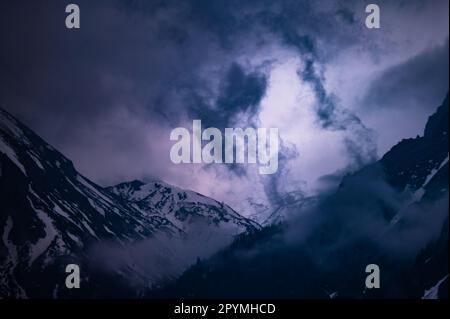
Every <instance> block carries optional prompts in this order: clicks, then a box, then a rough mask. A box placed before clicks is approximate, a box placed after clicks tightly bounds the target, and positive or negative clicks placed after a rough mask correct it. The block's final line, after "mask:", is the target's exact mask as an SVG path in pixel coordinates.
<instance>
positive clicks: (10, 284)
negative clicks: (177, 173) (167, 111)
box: [0, 109, 258, 298]
mask: <svg viewBox="0 0 450 319" xmlns="http://www.w3.org/2000/svg"><path fill="white" fill-rule="evenodd" d="M159 185H162V184H159ZM147 187H149V186H147ZM172 189H173V190H172ZM110 190H113V192H111V191H110ZM110 190H107V189H104V188H102V187H100V186H98V185H96V184H95V183H93V182H92V181H90V180H89V179H87V178H86V177H84V176H82V175H81V174H79V173H78V172H77V171H76V170H75V168H74V166H73V164H72V162H71V161H70V160H68V159H67V158H66V157H64V156H63V155H62V154H61V153H59V152H58V151H57V150H55V149H54V148H53V147H52V146H50V145H49V144H47V143H46V142H45V141H43V140H42V139H41V138H40V137H39V136H37V135H36V134H35V133H34V132H32V131H31V130H30V129H28V128H27V127H26V126H25V125H23V124H21V123H20V122H19V121H18V120H16V119H15V118H14V117H12V116H11V115H10V114H8V113H7V112H5V111H3V110H1V109H0V233H1V238H0V297H24V298H25V297H51V296H56V297H59V296H69V297H70V296H73V295H77V296H92V295H102V293H101V290H99V289H97V290H95V289H92V288H93V287H96V285H97V286H98V285H99V283H98V280H97V279H98V278H97V277H102V276H103V270H102V269H100V270H99V268H102V267H103V266H105V265H104V264H105V263H103V264H101V263H99V262H98V260H97V259H98V258H97V256H98V255H99V253H102V252H105V251H106V248H105V247H108V248H109V249H108V255H107V256H108V257H110V258H113V257H114V256H115V253H116V252H117V253H118V254H120V253H121V251H122V250H124V249H125V250H127V251H132V250H133V247H134V246H135V245H139V244H140V243H141V242H144V241H145V242H146V243H147V244H148V243H149V242H152V243H153V242H154V244H152V245H151V247H153V248H152V249H153V250H155V251H156V250H158V251H160V253H159V255H158V256H159V257H164V264H160V259H159V260H156V259H155V260H154V261H153V260H152V259H151V256H154V255H150V260H146V263H147V265H146V267H141V268H140V269H141V273H140V276H142V277H143V278H144V279H143V280H142V281H141V282H143V283H145V284H152V282H151V280H152V279H154V278H155V276H154V274H153V273H152V271H158V278H161V277H163V275H164V272H161V269H171V265H170V263H171V262H172V261H173V260H174V258H176V259H177V260H176V263H177V264H178V265H182V266H183V267H184V266H186V267H187V266H188V265H186V263H187V261H186V262H184V263H183V261H180V257H179V256H177V253H176V252H177V251H178V250H179V249H182V248H183V242H185V241H186V242H189V245H195V244H196V241H195V240H194V241H192V240H191V233H190V230H191V229H195V227H194V225H196V220H197V219H196V217H197V216H201V217H202V220H201V221H202V223H201V224H202V229H205V232H206V233H208V234H211V233H213V232H218V231H219V230H220V232H221V234H222V235H223V237H224V238H227V240H230V241H231V240H232V238H233V236H234V235H236V234H239V233H241V232H246V231H252V230H255V229H256V228H257V227H258V225H257V224H255V223H253V222H251V221H250V220H247V219H245V218H243V217H241V216H240V215H239V214H237V213H236V212H234V211H233V210H231V209H230V208H229V207H227V206H225V205H222V204H220V203H217V202H216V201H214V200H211V199H209V198H206V197H203V196H201V195H199V194H195V193H193V192H188V191H183V190H180V189H177V188H170V187H168V186H164V190H163V191H162V189H161V192H156V193H157V194H156V193H154V194H153V197H152V199H150V198H148V200H145V199H143V200H142V201H139V200H137V198H131V197H130V198H127V197H126V196H122V195H123V194H121V193H119V192H116V191H115V189H110ZM143 191H144V192H145V191H147V190H146V189H145V188H144V189H143ZM170 193H173V194H174V196H170ZM164 194H166V195H167V194H169V195H168V198H171V199H170V201H166V200H165V198H166V197H167V196H165V195H164ZM175 194H176V195H175ZM183 194H184V195H185V196H186V198H184V199H183V200H180V199H178V200H176V198H180V196H184V195H183ZM118 195H120V196H118ZM134 195H136V196H141V195H139V194H138V193H134ZM175 196H176V197H175ZM188 198H189V199H188ZM175 207H176V208H177V209H176V210H173V211H171V208H175ZM194 235H195V236H194V237H195V238H197V239H199V240H200V238H199V237H198V236H197V234H194ZM172 240H174V241H176V244H175V245H176V246H177V249H178V250H172V252H173V251H174V253H173V254H172V257H171V256H170V253H169V252H170V251H171V241H172ZM156 243H158V244H156ZM158 245H159V246H158ZM180 245H181V246H180ZM161 247H164V248H161ZM180 247H181V248H180ZM220 247H221V245H219V244H217V245H216V246H214V245H213V246H212V247H208V251H207V253H208V254H209V253H212V252H214V249H219V248H220ZM111 248H112V249H111ZM93 251H94V252H96V253H95V254H93V253H92V252H93ZM165 251H167V254H168V256H161V254H164V252H165ZM202 253H203V251H202V250H201V249H200V250H196V254H197V255H198V256H200V257H202ZM132 257H133V256H130V261H128V260H123V262H122V263H120V264H119V266H117V265H116V264H112V265H109V266H111V267H109V268H108V271H110V272H112V273H113V274H114V275H116V274H119V276H121V277H122V278H124V279H125V281H126V277H127V276H128V275H130V274H135V272H136V269H138V268H139V265H136V264H135V263H136V260H135V259H134V260H132V259H133V258H132ZM120 258H121V259H123V256H121V257H120ZM147 259H148V258H147ZM189 260H190V259H189ZM104 261H105V260H104ZM70 262H75V263H79V264H82V265H83V266H84V267H82V268H83V269H85V271H83V272H82V278H83V280H84V281H83V284H84V285H83V288H84V289H80V290H78V291H77V292H74V291H72V292H71V291H69V290H68V289H66V288H65V286H64V280H65V276H66V275H65V273H64V269H65V266H66V265H67V264H68V263H70ZM174 262H175V261H174ZM107 263H108V260H106V264H107ZM158 263H159V264H158ZM153 264H155V265H153ZM156 264H158V265H156ZM149 265H150V266H149ZM176 269H177V271H180V270H182V269H180V266H178V267H176ZM94 270H95V271H94ZM93 272H95V273H96V276H97V277H95V278H94V277H93ZM108 275H109V274H108ZM167 275H174V274H167ZM146 278H148V280H147V281H146V280H145V279H146ZM99 280H100V279H99Z"/></svg>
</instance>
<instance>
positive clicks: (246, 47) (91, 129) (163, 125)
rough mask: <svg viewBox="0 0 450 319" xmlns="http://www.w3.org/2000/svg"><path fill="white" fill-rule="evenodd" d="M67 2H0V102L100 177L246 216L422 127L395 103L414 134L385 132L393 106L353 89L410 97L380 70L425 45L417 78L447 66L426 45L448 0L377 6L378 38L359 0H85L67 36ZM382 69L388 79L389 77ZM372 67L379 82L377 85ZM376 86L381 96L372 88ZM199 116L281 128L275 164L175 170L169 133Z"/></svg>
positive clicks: (211, 122)
mask: <svg viewBox="0 0 450 319" xmlns="http://www.w3.org/2000/svg"><path fill="white" fill-rule="evenodd" d="M65 4H66V2H64V1H62V2H61V1H52V2H50V3H49V4H48V5H46V6H42V5H41V4H39V3H36V2H35V1H15V2H14V3H13V4H8V5H7V6H5V5H3V4H2V5H1V6H2V7H1V8H0V9H1V10H0V15H1V16H0V23H1V24H2V27H1V28H0V36H1V38H2V39H3V43H2V50H1V51H0V66H1V67H2V72H0V105H1V107H4V108H6V109H7V110H8V111H10V112H11V113H12V114H14V115H16V116H17V117H18V118H20V119H21V120H23V121H24V122H25V123H26V124H28V125H30V126H31V127H32V128H33V129H34V130H35V131H36V132H37V133H38V134H40V135H41V136H43V138H44V139H46V140H47V141H49V142H50V143H51V144H53V145H54V146H56V147H57V148H58V149H60V150H61V151H62V152H63V153H64V154H65V155H67V156H68V157H69V158H71V159H72V160H73V161H74V163H75V165H76V167H77V168H78V169H79V170H80V171H81V173H83V174H85V175H87V176H88V177H89V178H91V179H93V180H94V181H96V182H99V183H101V184H103V185H110V184H114V183H117V182H122V181H123V180H125V179H142V178H146V177H148V178H153V177H156V178H159V179H162V180H166V181H168V182H170V183H172V184H175V185H178V186H181V187H186V188H191V189H194V190H196V191H200V192H203V193H205V194H206V195H209V196H213V197H216V198H217V199H219V200H223V201H226V202H227V203H229V204H231V205H232V206H233V207H234V208H236V209H238V208H239V211H240V212H242V213H244V214H247V213H248V214H251V210H252V209H251V207H249V205H247V202H248V198H252V201H253V202H258V203H261V204H263V205H266V204H267V205H268V204H269V203H271V202H276V201H279V200H280V198H282V197H283V195H284V194H286V193H289V192H291V191H294V190H297V191H298V190H300V191H305V192H307V191H311V190H314V189H315V188H316V181H317V180H318V179H319V178H320V176H322V175H326V174H332V173H335V172H338V173H339V174H338V175H340V174H342V173H343V172H344V171H348V170H355V169H357V168H358V167H360V166H361V165H363V164H364V163H367V162H370V161H373V160H374V158H375V157H376V156H377V154H376V146H377V145H376V141H375V138H376V136H377V135H378V136H380V135H382V136H381V140H382V141H383V142H382V143H381V144H382V146H383V148H382V149H383V150H384V149H385V148H387V147H388V146H389V145H390V143H394V142H397V141H398V138H399V137H401V136H403V135H407V136H408V134H410V133H411V132H414V131H415V130H417V129H419V128H420V129H421V128H422V127H423V122H420V121H418V120H417V121H416V120H414V119H418V118H419V115H417V116H415V115H414V114H411V113H410V112H409V111H408V110H406V109H405V110H401V111H400V113H399V116H404V117H405V116H407V117H408V118H411V121H406V122H408V123H407V124H404V125H408V130H406V129H405V130H402V129H401V128H398V129H397V128H396V127H395V128H394V129H391V131H389V127H388V126H389V125H388V124H387V123H386V122H385V121H386V118H387V119H391V118H392V116H388V117H386V116H384V115H385V114H384V113H382V110H380V111H379V113H376V114H373V113H372V114H371V113H370V112H369V111H367V109H364V108H363V107H356V106H355V105H357V104H358V103H357V102H358V101H360V100H358V99H359V98H360V96H358V94H357V92H360V91H362V92H365V89H366V88H367V87H370V88H371V90H370V91H371V92H377V91H380V90H381V91H383V90H384V91H383V92H384V93H386V92H385V91H389V90H390V89H389V87H387V86H386V87H385V86H383V85H382V83H385V82H386V83H392V85H393V86H394V85H397V83H399V84H398V85H400V86H402V81H405V82H406V84H407V85H405V86H404V88H405V89H404V90H405V93H404V94H399V95H398V96H397V97H396V98H395V97H394V95H392V96H390V95H389V94H388V93H387V94H386V99H390V101H391V102H392V103H393V101H397V100H398V101H404V100H403V99H404V98H406V96H407V94H406V92H407V90H408V89H406V87H407V86H411V85H414V83H415V82H414V81H413V80H410V78H407V79H403V78H402V77H401V76H399V75H398V74H392V75H389V74H388V72H389V71H386V70H387V69H388V68H390V67H393V68H394V66H395V65H397V64H401V63H403V62H404V60H405V57H408V54H412V53H415V54H417V53H418V52H422V51H423V50H424V48H428V49H429V50H428V51H424V52H429V53H428V57H427V58H419V56H418V57H417V59H416V60H417V61H416V60H414V59H413V60H411V62H410V63H411V64H414V65H415V67H414V69H415V70H417V71H415V72H416V73H415V74H420V75H424V76H425V75H426V76H429V77H432V76H434V75H436V76H437V75H438V74H441V73H439V72H438V63H437V62H436V61H435V60H434V59H435V58H437V57H439V58H442V52H441V53H440V54H438V51H439V48H437V47H436V48H435V49H430V48H429V45H428V44H427V42H426V41H428V39H429V38H430V34H431V33H432V40H433V41H432V42H431V43H433V44H435V43H437V42H438V40H442V34H444V35H445V34H446V32H447V31H446V30H445V31H442V28H438V27H439V26H440V25H442V24H445V21H444V20H445V19H443V18H442V17H441V15H439V13H440V12H441V11H442V10H440V8H441V7H442V6H444V7H445V6H446V4H445V3H444V4H439V3H437V4H434V5H429V4H427V5H426V6H425V7H420V10H421V11H418V9H417V5H418V4H417V3H416V2H414V3H413V4H410V2H408V4H405V5H404V6H403V7H402V10H404V11H402V12H404V13H405V14H402V16H401V17H402V18H401V19H400V18H399V14H398V12H399V11H398V6H399V5H398V4H391V3H390V2H386V3H384V2H383V4H382V10H383V16H384V18H383V29H382V30H380V32H377V33H373V32H372V33H368V31H367V30H366V29H365V27H364V25H363V23H362V22H363V20H364V15H365V13H364V2H362V1H349V2H345V4H344V3H343V2H341V3H338V2H335V1H321V2H317V1H297V0H285V1H277V2H273V1H269V0H263V1H253V0H251V1H236V0H231V1H206V0H205V1H183V2H179V1H173V0H172V1H164V2H162V1H140V0H134V1H119V0H116V1H95V2H92V1H86V0H80V1H78V2H77V4H78V5H79V6H80V8H81V15H82V17H81V20H82V21H81V29H79V30H76V31H73V30H72V31H71V30H67V29H66V28H65V27H64V17H65V12H64V8H65ZM422 13H423V14H422ZM405 17H406V18H405ZM416 18H417V19H419V18H420V19H419V20H418V21H419V22H420V25H421V26H422V27H423V29H424V30H425V31H420V30H417V32H416V33H415V34H416V35H417V41H416V40H415V39H416V38H414V37H412V36H411V34H410V33H408V32H409V31H408V30H410V29H412V28H413V27H414V25H415V24H417V22H414V21H416V20H417V19H416ZM413 22H414V23H413ZM30 26H33V27H30ZM394 27H395V30H397V29H399V30H400V29H401V32H400V31H399V32H398V34H397V31H395V30H394ZM434 29H436V30H437V31H436V32H435V31H433V32H431V31H430V30H434ZM394 31H395V32H394ZM438 31H439V32H438ZM394 33H395V35H393V34H394ZM405 34H407V35H408V37H407V38H406V40H405ZM447 37H448V33H447ZM411 39H414V40H415V41H412V40H411ZM409 42H414V46H412V47H411V46H410V45H409V44H408V43H409ZM416 42H417V43H416ZM405 43H406V44H405ZM430 50H431V51H430ZM433 50H434V51H433ZM447 50H448V43H447ZM392 52H394V53H392ZM406 52H407V53H406ZM411 52H412V53H411ZM343 57H347V59H344V58H343ZM427 63H429V64H430V66H431V69H428V68H427V66H426V65H427ZM419 66H420V67H419ZM393 70H394V69H393ZM407 70H408V67H406V66H405V67H398V70H397V71H396V72H394V71H392V72H393V73H400V72H409V71H407ZM427 70H429V72H428V71H427ZM433 70H434V71H433ZM384 71H386V72H387V73H386V74H388V75H386V76H387V77H389V79H392V80H391V81H384V80H383V78H382V77H383V76H382V75H380V74H383V72H384ZM427 72H428V73H427ZM411 73H413V72H412V71H411V72H410V73H407V74H411ZM373 74H378V75H380V76H381V78H380V80H377V79H375V81H374V82H373V83H372V81H373V80H374V78H373V77H371V76H370V75H373ZM411 75H414V74H411ZM341 76H342V77H341ZM406 80H407V81H406ZM377 83H378V84H377ZM447 83H448V80H447ZM447 85H448V84H447ZM402 88H403V86H402ZM411 90H412V89H411ZM437 90H438V89H437V88H436V89H435V90H433V86H432V85H431V84H430V85H425V88H423V90H422V92H423V94H421V95H420V96H419V97H418V101H419V100H421V101H426V100H427V99H428V100H429V101H431V99H432V97H431V96H432V95H434V94H436V93H437ZM381 91H380V92H381ZM396 91H397V92H401V91H402V90H396ZM418 92H420V90H419V91H418ZM370 94H374V95H371V96H372V97H371V98H370V99H369V98H368V100H370V101H371V103H375V102H374V101H375V100H376V97H378V96H379V94H375V93H370ZM435 98H436V99H441V98H442V97H441V96H439V97H435ZM355 101H356V102H355ZM417 103H419V102H417ZM358 105H359V104H358ZM377 105H378V104H377ZM377 112H378V111H377ZM378 114H381V115H382V116H381V115H380V116H378V117H377V115H378ZM194 117H195V118H200V119H201V120H202V122H203V123H204V126H205V127H206V126H214V127H218V128H224V127H227V126H231V127H234V126H236V127H248V126H261V127H278V128H280V138H281V146H282V147H281V153H280V166H279V167H280V168H279V172H278V174H276V175H275V176H270V177H261V176H258V175H257V174H255V172H254V170H253V167H250V166H241V165H239V166H237V165H235V166H230V167H226V166H224V165H215V166H211V165H204V166H203V165H192V166H189V167H187V166H175V165H174V164H172V163H171V162H170V160H169V155H168V154H169V149H170V146H171V143H170V141H169V138H168V137H169V134H170V131H171V129H173V128H175V127H179V126H185V127H190V125H191V123H192V120H193V119H194ZM385 132H388V133H385ZM398 132H400V133H398ZM397 133H398V134H397ZM383 134H384V135H383ZM378 144H380V142H378ZM230 168H231V170H230ZM217 180H220V181H221V182H220V183H217ZM241 204H242V205H243V206H242V207H240V205H241ZM241 209H242V210H241ZM247 210H249V211H248V212H247Z"/></svg>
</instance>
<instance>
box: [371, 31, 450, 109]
mask: <svg viewBox="0 0 450 319" xmlns="http://www.w3.org/2000/svg"><path fill="white" fill-rule="evenodd" d="M448 61H449V51H448V39H447V41H446V42H445V43H444V44H443V45H442V46H437V47H434V48H431V49H427V50H425V51H424V52H422V53H421V54H419V55H416V56H414V57H413V58H411V59H409V60H408V61H406V62H404V63H401V64H398V65H395V66H393V67H392V68H390V69H388V70H386V71H385V72H383V73H382V74H381V75H380V76H379V77H378V78H377V79H376V80H375V81H374V82H373V83H372V84H371V86H370V88H369V89H368V93H367V95H366V97H365V99H364V103H362V107H365V108H370V107H381V108H411V107H412V106H414V107H424V108H428V109H429V110H430V111H431V110H434V108H435V107H436V105H438V103H439V102H440V99H442V97H443V96H445V94H446V92H447V91H448V86H449V80H448V68H449V65H448Z"/></svg>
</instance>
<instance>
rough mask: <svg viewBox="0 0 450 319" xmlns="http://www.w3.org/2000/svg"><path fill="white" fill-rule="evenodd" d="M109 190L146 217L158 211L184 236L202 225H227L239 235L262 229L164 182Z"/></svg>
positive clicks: (136, 183) (211, 201) (221, 205)
mask: <svg viewBox="0 0 450 319" xmlns="http://www.w3.org/2000/svg"><path fill="white" fill-rule="evenodd" d="M107 190H108V191H109V192H111V193H113V194H115V195H117V196H119V197H120V198H122V199H123V200H126V201H128V202H130V203H132V206H133V207H134V208H136V209H139V210H140V211H141V212H143V213H144V214H146V215H150V216H151V215H152V214H154V212H155V211H156V212H157V213H158V214H160V215H161V216H163V217H164V218H166V219H168V220H169V221H170V222H171V223H172V224H173V225H175V226H176V227H177V228H178V229H180V230H182V231H183V232H190V227H191V226H192V225H194V227H195V224H196V223H198V222H199V221H204V222H206V223H211V224H214V225H216V226H218V227H221V224H224V225H223V227H228V226H225V224H229V225H233V227H232V228H234V229H235V233H236V234H238V233H242V232H244V231H247V230H249V229H253V230H257V229H259V228H260V226H259V224H257V223H256V222H253V221H252V220H249V219H247V218H244V217H242V216H240V215H239V214H238V213H237V212H235V211H234V210H233V209H232V208H230V207H229V206H227V205H225V204H224V203H220V202H218V201H216V200H214V199H211V198H208V197H206V196H204V195H202V194H199V193H196V192H194V191H189V190H183V189H180V188H178V187H175V186H172V185H169V184H167V183H165V182H162V181H152V182H149V183H144V182H142V181H138V180H135V181H132V182H125V183H121V184H118V185H116V186H113V187H108V188H107ZM211 229H212V230H213V231H215V230H214V229H213V228H211Z"/></svg>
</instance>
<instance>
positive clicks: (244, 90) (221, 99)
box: [190, 63, 267, 129]
mask: <svg viewBox="0 0 450 319" xmlns="http://www.w3.org/2000/svg"><path fill="white" fill-rule="evenodd" d="M266 87H267V81H266V77H265V75H264V74H259V73H256V72H252V73H246V72H245V70H244V69H243V68H242V66H240V65H239V64H237V63H232V65H231V66H230V67H229V69H228V71H227V73H226V76H225V78H224V80H223V82H222V85H221V92H220V95H219V96H218V98H217V100H216V101H215V103H214V105H207V103H206V102H205V101H202V100H201V97H198V96H197V98H194V99H193V101H194V103H193V104H192V105H191V106H190V113H191V114H192V116H193V117H195V118H197V117H198V118H200V119H202V121H203V123H204V124H205V125H206V127H216V128H219V129H224V128H226V127H233V119H234V118H235V117H236V116H238V115H240V114H247V115H249V117H250V119H249V120H250V123H249V124H250V125H248V126H253V125H254V117H256V116H257V115H258V107H259V103H260V102H261V99H262V98H263V96H264V94H265V91H266ZM193 93H194V94H195V92H193Z"/></svg>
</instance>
